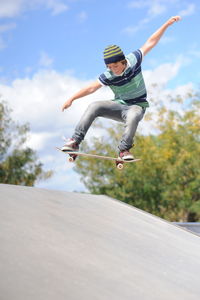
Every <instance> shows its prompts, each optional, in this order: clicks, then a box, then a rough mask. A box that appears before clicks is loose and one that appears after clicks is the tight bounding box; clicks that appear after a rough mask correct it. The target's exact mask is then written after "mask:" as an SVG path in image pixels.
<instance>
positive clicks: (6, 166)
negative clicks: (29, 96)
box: [0, 101, 52, 186]
mask: <svg viewBox="0 0 200 300" xmlns="http://www.w3.org/2000/svg"><path fill="white" fill-rule="evenodd" d="M10 113H11V110H10V109H9V107H8V105H7V103H6V102H5V101H1V102H0V143H1V148H0V182H1V183H7V184H17V185H28V186H33V185H34V183H35V182H36V180H41V179H43V180H44V179H47V178H49V177H50V176H51V175H52V172H51V171H45V172H44V171H43V169H42V163H40V162H38V161H37V155H36V152H35V151H34V150H32V149H31V148H29V147H26V146H25V142H26V140H27V134H28V132H29V126H28V124H24V125H18V124H16V123H15V122H14V121H13V120H12V119H11V117H10Z"/></svg>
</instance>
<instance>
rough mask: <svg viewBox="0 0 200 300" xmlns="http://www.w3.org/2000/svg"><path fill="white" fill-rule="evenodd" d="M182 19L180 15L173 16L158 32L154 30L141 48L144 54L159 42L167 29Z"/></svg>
mask: <svg viewBox="0 0 200 300" xmlns="http://www.w3.org/2000/svg"><path fill="white" fill-rule="evenodd" d="M180 19H181V17H180V16H174V17H171V18H170V19H169V20H167V22H165V23H164V24H163V25H162V26H161V27H160V28H159V29H158V30H156V32H154V33H153V34H152V35H151V36H150V37H149V38H148V40H147V41H146V43H145V44H144V45H143V46H142V47H141V48H140V49H141V50H142V52H143V55H146V54H147V53H148V52H149V51H150V50H151V49H152V48H153V47H155V45H156V44H157V43H158V42H159V40H160V38H161V37H162V35H163V33H164V32H165V30H166V29H167V28H168V27H169V26H170V25H172V24H174V22H177V21H179V20H180Z"/></svg>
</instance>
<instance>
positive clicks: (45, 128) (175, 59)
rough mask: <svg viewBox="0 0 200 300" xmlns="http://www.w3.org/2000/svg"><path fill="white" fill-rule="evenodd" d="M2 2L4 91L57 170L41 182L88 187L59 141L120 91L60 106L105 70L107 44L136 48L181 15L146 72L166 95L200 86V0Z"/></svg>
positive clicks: (0, 72) (0, 86)
mask: <svg viewBox="0 0 200 300" xmlns="http://www.w3.org/2000/svg"><path fill="white" fill-rule="evenodd" d="M0 5H1V11H0V94H1V95H2V96H3V98H4V99H6V100H7V101H8V102H9V104H10V106H11V107H12V108H13V118H15V119H16V120H18V121H20V122H22V123H23V122H29V123H30V126H31V135H30V140H29V145H30V146H32V147H33V148H34V149H35V150H37V152H38V155H39V157H40V160H41V161H42V162H43V163H44V167H45V168H46V169H48V168H52V169H54V171H55V175H54V177H53V178H52V179H51V180H49V181H47V182H41V183H39V184H38V186H40V187H48V188H53V189H64V190H69V191H72V190H84V187H83V185H82V184H81V182H80V180H79V177H78V175H77V174H76V173H75V172H74V171H73V168H72V166H71V165H69V164H67V163H66V164H65V157H64V155H62V153H61V154H60V153H57V152H55V150H54V149H53V148H54V146H59V145H62V140H61V136H62V135H65V136H71V134H72V132H73V128H74V126H75V124H76V123H77V122H78V120H79V118H80V116H81V114H82V113H83V112H84V109H85V108H86V107H87V105H88V103H89V102H91V101H94V100H95V99H105V98H112V95H111V94H110V91H109V90H107V89H105V90H104V89H103V90H102V91H101V92H98V93H97V94H95V95H93V96H89V97H86V98H85V99H81V100H77V103H76V104H74V105H73V107H72V108H70V109H69V110H67V111H66V112H65V113H61V110H60V108H61V105H62V104H63V102H64V101H65V100H66V98H67V97H69V96H70V95H71V94H72V93H74V92H75V91H77V90H78V89H79V88H81V87H83V86H84V85H85V84H87V83H88V82H90V81H91V80H95V79H96V78H97V77H98V75H99V74H100V73H102V72H103V71H104V63H103V60H102V52H103V49H104V48H105V47H106V46H107V45H109V44H117V45H120V46H121V48H122V49H123V50H124V52H125V53H129V52H131V51H132V50H135V49H137V48H139V47H140V46H142V45H143V44H144V42H145V41H146V39H147V38H148V37H149V36H150V35H151V34H152V33H153V32H154V31H155V30H156V29H157V28H158V27H159V26H161V25H162V24H163V23H164V22H165V21H166V20H167V19H168V18H169V17H171V16H173V15H181V16H182V20H181V22H178V23H175V24H174V25H173V26H171V27H169V28H168V30H167V31H166V33H165V35H164V36H163V37H162V39H161V40H160V42H159V44H158V45H157V46H156V47H155V48H154V49H153V50H152V51H151V52H150V53H149V54H148V55H147V56H146V57H145V59H144V61H143V70H144V75H145V79H146V82H147V86H150V85H151V84H152V83H158V84H159V85H160V95H163V99H164V95H165V94H166V93H169V92H170V93H172V94H173V93H174V94H177V93H186V92H187V91H188V90H189V89H191V88H194V89H196V88H198V87H199V82H200V39H199V32H198V28H200V2H199V1H197V0H196V1H193V0H192V1H188V0H187V1H184V0H167V1H166V0H154V1H153V0H152V1H149V0H144V1H128V0H127V1H124V0H123V1H119V0H109V1H97V0H31V1H30V0H0ZM152 92H153V91H152ZM152 109H153V108H152ZM93 134H95V135H96V134H100V133H97V132H96V131H95V129H91V130H90V133H89V135H88V138H91V137H92V135H93ZM72 181H73V184H72Z"/></svg>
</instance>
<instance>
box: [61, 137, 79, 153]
mask: <svg viewBox="0 0 200 300" xmlns="http://www.w3.org/2000/svg"><path fill="white" fill-rule="evenodd" d="M61 150H62V151H64V152H65V151H66V152H67V151H75V152H76V151H78V150H79V145H78V144H77V143H76V141H75V140H74V139H68V140H67V142H66V143H65V144H64V146H63V147H62V148H61Z"/></svg>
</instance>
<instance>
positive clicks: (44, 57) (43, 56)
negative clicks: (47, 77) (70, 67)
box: [39, 51, 53, 67]
mask: <svg viewBox="0 0 200 300" xmlns="http://www.w3.org/2000/svg"><path fill="white" fill-rule="evenodd" d="M52 64H53V59H52V58H51V57H50V56H49V55H48V54H47V53H46V52H45V51H42V52H41V53H40V59H39V65H40V66H41V67H51V66H52Z"/></svg>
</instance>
